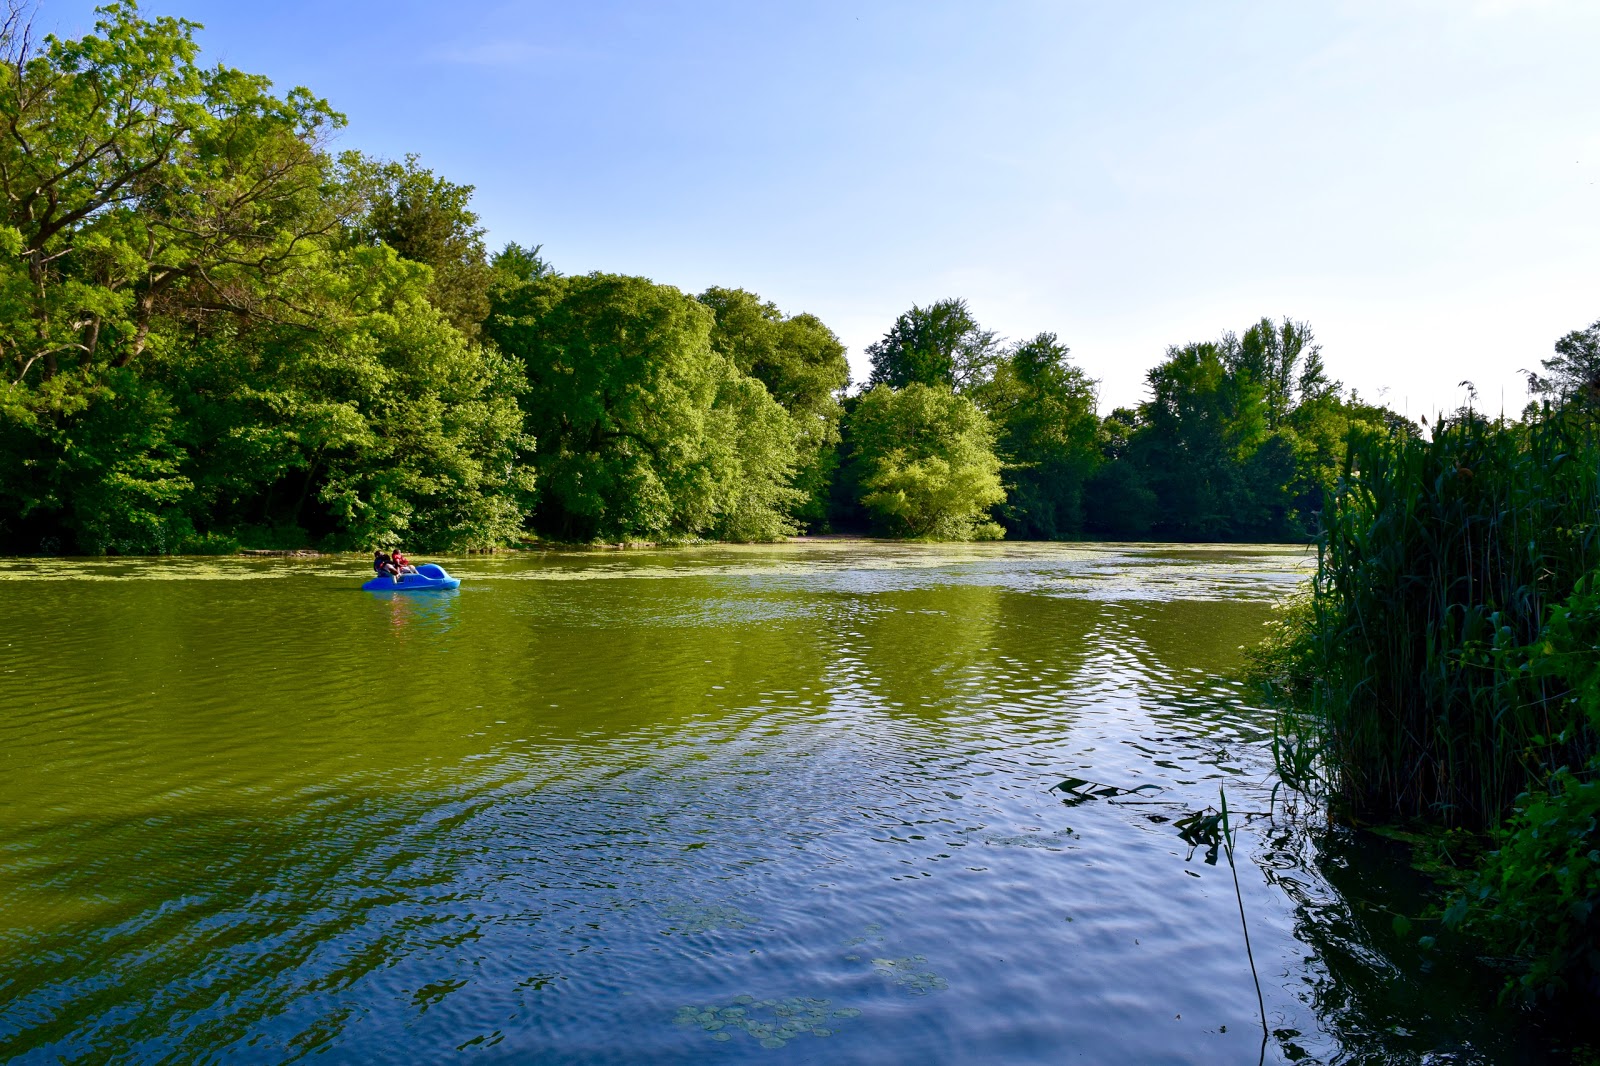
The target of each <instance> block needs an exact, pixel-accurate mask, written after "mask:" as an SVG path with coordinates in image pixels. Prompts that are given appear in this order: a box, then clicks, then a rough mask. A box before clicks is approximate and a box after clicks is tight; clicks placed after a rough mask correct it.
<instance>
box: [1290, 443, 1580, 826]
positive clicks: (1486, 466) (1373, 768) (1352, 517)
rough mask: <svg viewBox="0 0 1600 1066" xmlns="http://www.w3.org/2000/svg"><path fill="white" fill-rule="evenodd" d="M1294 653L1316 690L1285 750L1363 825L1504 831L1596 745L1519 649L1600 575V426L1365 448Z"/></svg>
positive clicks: (1344, 483) (1321, 550)
mask: <svg viewBox="0 0 1600 1066" xmlns="http://www.w3.org/2000/svg"><path fill="white" fill-rule="evenodd" d="M1323 524H1324V531H1323V534H1322V536H1321V538H1320V540H1319V543H1318V562H1317V573H1316V577H1315V579H1314V581H1313V586H1312V595H1311V605H1310V611H1311V617H1310V621H1309V624H1307V625H1305V626H1304V628H1303V630H1302V631H1301V633H1300V635H1299V637H1297V638H1296V639H1297V641H1298V643H1297V644H1296V646H1295V647H1294V649H1293V653H1294V655H1296V656H1298V657H1299V659H1300V660H1301V661H1300V663H1299V665H1300V667H1301V668H1302V669H1303V672H1304V673H1305V675H1306V676H1308V677H1311V678H1313V679H1314V680H1313V681H1312V682H1311V683H1310V685H1309V691H1308V692H1307V693H1305V699H1304V700H1303V701H1302V702H1301V704H1300V706H1298V707H1297V708H1296V709H1295V710H1294V711H1293V712H1286V713H1285V717H1284V719H1283V720H1282V721H1281V722H1280V733H1281V734H1282V739H1281V743H1279V744H1278V745H1277V747H1278V748H1279V750H1280V753H1281V754H1289V753H1295V754H1296V757H1295V758H1291V759H1289V760H1288V761H1289V762H1290V763H1292V764H1293V765H1291V766H1289V767H1287V768H1286V769H1290V770H1292V771H1294V772H1296V773H1297V774H1299V775H1304V774H1305V773H1306V771H1307V769H1308V767H1307V766H1306V765H1305V762H1306V757H1307V753H1314V758H1315V760H1316V763H1317V766H1316V770H1317V772H1318V774H1319V776H1321V777H1322V779H1323V780H1324V781H1326V782H1327V783H1328V784H1329V785H1331V786H1332V788H1333V790H1334V792H1335V794H1336V795H1338V796H1339V797H1340V798H1342V800H1343V801H1344V803H1345V805H1346V807H1347V809H1348V812H1349V813H1351V814H1353V815H1354V816H1356V817H1358V818H1373V819H1392V818H1396V817H1399V818H1426V819H1429V820H1433V821H1437V822H1440V823H1442V824H1445V825H1452V826H1454V825H1464V826H1468V827H1474V828H1479V827H1484V826H1489V825H1493V824H1496V823H1497V822H1498V821H1499V819H1500V818H1501V817H1502V816H1503V815H1504V814H1505V812H1506V811H1507V810H1509V808H1510V805H1511V803H1512V801H1513V799H1514V798H1515V797H1516V796H1517V795H1518V793H1520V792H1521V791H1523V790H1524V789H1525V788H1527V787H1528V785H1529V782H1530V775H1537V774H1538V773H1540V772H1542V771H1543V770H1548V769H1550V768H1553V767H1556V766H1561V765H1577V764H1579V763H1581V762H1583V761H1584V759H1586V758H1587V757H1588V756H1589V755H1590V754H1593V753H1594V751H1595V750H1596V747H1597V745H1596V742H1595V741H1596V738H1595V736H1594V734H1593V731H1592V730H1591V729H1589V728H1588V727H1587V725H1586V724H1585V722H1584V721H1583V719H1582V716H1581V715H1575V714H1574V712H1573V711H1572V709H1571V707H1570V701H1567V700H1564V699H1563V698H1562V697H1563V693H1562V692H1561V691H1558V690H1556V689H1555V688H1553V687H1552V685H1553V683H1552V681H1551V680H1550V679H1549V678H1547V677H1546V678H1541V677H1535V676H1531V675H1530V674H1529V673H1528V671H1526V670H1525V669H1520V668H1519V662H1518V660H1517V658H1516V656H1514V655H1512V654H1511V652H1512V650H1513V649H1519V648H1524V647H1526V646H1528V645H1529V644H1530V643H1532V642H1533V641H1535V640H1536V638H1538V636H1539V633H1540V627H1541V625H1542V623H1543V619H1544V617H1545V614H1546V609H1547V607H1548V606H1549V605H1552V604H1555V603H1559V602H1561V601H1562V600H1563V599H1565V598H1566V597H1567V596H1569V595H1570V594H1571V592H1572V590H1573V588H1574V586H1575V584H1576V582H1577V581H1578V579H1579V578H1580V577H1581V576H1582V575H1584V574H1585V573H1587V572H1588V571H1590V570H1592V569H1594V567H1595V566H1596V564H1597V563H1600V446H1597V443H1596V433H1595V431H1594V424H1593V422H1592V420H1590V419H1588V418H1586V417H1582V416H1578V415H1574V414H1571V413H1568V414H1548V413H1547V416H1546V417H1544V418H1542V419H1539V420H1536V421H1534V422H1532V423H1531V424H1525V423H1509V422H1503V421H1501V422H1490V421H1487V420H1485V419H1482V418H1479V417H1476V416H1468V417H1463V418H1459V419H1456V420H1453V421H1450V422H1449V423H1448V424H1441V425H1440V426H1439V427H1438V429H1437V430H1436V432H1435V434H1434V437H1433V439H1432V440H1430V441H1424V440H1418V439H1407V438H1394V437H1384V436H1366V437H1357V438H1353V439H1352V440H1351V441H1350V443H1349V452H1348V459H1347V464H1346V468H1345V473H1344V476H1343V477H1342V478H1341V480H1340V483H1339V484H1338V485H1337V486H1336V487H1334V488H1333V489H1332V491H1331V492H1330V493H1329V500H1328V505H1327V507H1326V508H1325V511H1324V514H1323Z"/></svg>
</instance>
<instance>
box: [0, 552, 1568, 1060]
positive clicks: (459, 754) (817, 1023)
mask: <svg viewBox="0 0 1600 1066" xmlns="http://www.w3.org/2000/svg"><path fill="white" fill-rule="evenodd" d="M445 562H446V563H447V565H448V566H449V567H450V568H451V570H452V571H453V572H455V573H457V574H458V575H459V576H461V577H462V578H463V579H464V580H463V584H462V587H461V589H460V590H459V592H455V593H425V594H418V595H411V596H406V595H395V594H389V595H382V594H370V593H364V592H361V591H359V590H358V588H357V586H358V585H359V584H360V583H361V581H362V580H364V578H365V577H366V576H367V575H366V572H365V569H364V564H363V562H362V561H361V560H344V559H338V560H312V561H300V560H270V561H255V560H231V559H230V560H221V561H199V560H124V561H116V560H111V561H72V560H12V561H4V562H0V1061H6V1062H18V1063H30V1064H31V1063H57V1062H67V1063H105V1062H115V1063H212V1062H216V1063H223V1062H226V1063H281V1062H292V1061H299V1060H302V1059H304V1060H312V1061H317V1062H324V1063H343V1062H353V1063H362V1064H375V1063H421V1062H429V1063H432V1062H453V1061H458V1060H459V1061H462V1062H483V1063H531V1062H539V1063H564V1062H574V1063H587V1062H594V1063H610V1062H618V1063H620V1062H709V1063H720V1062H728V1063H732V1062H741V1063H742V1062H752V1061H758V1062H774V1063H778V1062H819V1063H820V1062H827V1063H836V1062H837V1063H885V1062H916V1063H942V1062H985V1063H1007V1062H1016V1063H1034V1062H1038V1063H1045V1062H1049V1063H1056V1062H1085V1063H1229V1064H1233V1063H1247V1062H1256V1061H1257V1060H1258V1058H1264V1059H1265V1061H1268V1062H1281V1061H1323V1062H1361V1063H1366V1062H1390V1061H1392V1062H1416V1061H1428V1062H1437V1063H1444V1062H1449V1063H1477V1062H1485V1063H1488V1062H1543V1061H1545V1060H1544V1059H1543V1058H1542V1057H1541V1056H1540V1054H1539V1053H1538V1052H1537V1051H1536V1050H1535V1049H1534V1048H1533V1047H1531V1046H1530V1045H1529V1044H1528V1043H1527V1041H1526V1038H1525V1037H1523V1036H1519V1035H1517V1029H1516V1027H1515V1026H1513V1025H1512V1024H1511V1023H1510V1019H1508V1018H1507V1017H1505V1016H1503V1015H1500V1014H1497V1013H1495V1012H1494V1010H1493V1009H1491V1004H1492V1001H1493V995H1492V993H1493V988H1492V985H1490V984H1488V983H1486V982H1485V981H1484V980H1483V979H1482V978H1480V977H1479V976H1477V975H1475V974H1474V973H1473V971H1472V970H1471V968H1470V967H1465V966H1460V965H1456V964H1455V963H1453V962H1451V961H1450V960H1443V959H1435V958H1431V957H1429V956H1427V955H1426V954H1424V953H1422V952H1421V951H1420V950H1419V949H1417V948H1416V947H1414V946H1413V945H1411V944H1409V943H1405V942H1401V941H1400V940H1398V939H1397V938H1396V937H1395V935H1394V933H1393V932H1392V931H1391V923H1392V917H1393V914H1394V913H1396V912H1398V911H1403V910H1404V909H1406V908H1407V907H1415V906H1416V895H1415V891H1414V888H1415V886H1414V885H1410V884H1408V882H1407V874H1406V872H1405V866H1404V863H1403V861H1401V857H1398V856H1394V855H1390V854H1387V853H1384V852H1378V851H1374V850H1373V849H1372V847H1371V846H1370V845H1367V844H1361V845H1359V846H1358V845H1357V844H1356V843H1355V842H1352V841H1349V840H1346V839H1344V838H1342V837H1340V836H1339V835H1337V834H1330V833H1329V832H1327V831H1326V830H1325V829H1321V828H1319V827H1318V825H1317V822H1316V820H1315V819H1312V818H1308V817H1306V815H1305V812H1303V811H1302V812H1300V813H1299V815H1298V816H1297V815H1296V813H1295V811H1294V810H1293V808H1292V806H1289V805H1286V804H1285V803H1284V802H1283V797H1282V796H1281V795H1279V796H1278V797H1276V798H1275V797H1274V795H1273V785H1274V781H1273V777H1272V774H1271V756H1270V719H1269V716H1268V715H1267V714H1266V713H1264V712H1263V711H1262V710H1261V709H1260V708H1259V707H1257V706H1256V705H1254V704H1253V703H1252V702H1251V698H1250V697H1249V696H1248V695H1247V694H1246V692H1245V691H1244V690H1243V688H1242V687H1241V686H1240V685H1239V684H1238V683H1237V682H1236V681H1234V680H1232V679H1231V678H1232V674H1233V672H1234V671H1235V670H1236V669H1237V667H1238V666H1239V663H1240V656H1239V651H1238V649H1239V646H1240V645H1242V644H1245V643H1247V642H1252V641H1254V640H1256V639H1258V637H1259V635H1260V632H1261V626H1262V623H1263V622H1264V621H1266V619H1267V617H1268V607H1269V603H1270V602H1271V600H1272V599H1273V598H1274V597H1277V596H1280V595H1282V594H1284V593H1285V592H1287V591H1289V590H1290V589H1291V588H1292V587H1293V586H1294V585H1295V584H1296V583H1297V582H1299V581H1301V580H1303V578H1304V576H1305V574H1306V571H1307V568H1308V566H1309V562H1310V560H1309V558H1308V556H1307V554H1306V552H1305V551H1304V550H1303V549H1296V548H1277V547H1272V548H1259V549H1258V548H1240V547H1228V548H1190V549H1174V548H1157V547H1150V548H1141V547H1127V546H1116V547H1110V546H1093V545H1080V546H1043V545H986V546H969V547H932V546H893V545H881V544H866V543H851V542H817V543H797V544H792V545H785V546H779V547H755V548H713V549H701V550H674V551H649V552H633V553H626V554H559V555H542V556H515V557H509V558H507V557H497V558H487V559H463V560H445ZM1063 782H1066V783H1067V784H1066V785H1065V786H1064V787H1063ZM1219 785H1222V786H1226V788H1227V792H1228V801H1229V805H1230V807H1231V808H1232V809H1233V810H1234V811H1235V817H1236V820H1237V821H1239V822H1240V823H1242V824H1241V827H1240V835H1239V850H1238V860H1239V863H1238V874H1239V881H1240V886H1241V891H1242V896H1243V901H1244V909H1245V912H1246V914H1247V916H1248V919H1249V923H1250V934H1251V937H1252V944H1253V947H1254V954H1255V962H1256V968H1257V970H1258V972H1259V974H1260V978H1261V983H1262V990H1263V993H1264V996H1265V1001H1266V1009H1267V1015H1268V1024H1269V1026H1270V1028H1271V1029H1272V1031H1273V1032H1272V1035H1271V1037H1270V1038H1269V1039H1268V1040H1267V1041H1266V1045H1265V1047H1264V1048H1263V1046H1262V1034H1261V1028H1260V1023H1259V1021H1258V1019H1257V1005H1256V994H1255V989H1254V985H1253V983H1252V979H1251V971H1250V965H1249V961H1248V959H1247V957H1246V954H1245V950H1244V943H1243V938H1242V936H1241V930H1240V921H1239V910H1238V904H1237V903H1236V900H1235V891H1234V882H1233V880H1232V877H1231V874H1230V872H1229V868H1228V865H1227V862H1226V859H1225V858H1223V859H1221V860H1218V861H1214V862H1210V863H1208V862H1207V858H1208V854H1207V850H1208V849H1206V848H1205V847H1200V848H1198V849H1193V848H1191V847H1190V846H1189V845H1188V844H1186V843H1185V842H1184V841H1183V840H1182V839H1180V837H1179V834H1178V831H1177V830H1176V829H1175V828H1174V824H1173V823H1174V822H1175V821H1176V820H1178V819H1180V818H1182V817H1183V816H1184V815H1185V814H1186V813H1188V812H1191V811H1195V810H1198V809H1201V808H1204V807H1207V806H1210V805H1215V804H1216V803H1217V793H1218V787H1219Z"/></svg>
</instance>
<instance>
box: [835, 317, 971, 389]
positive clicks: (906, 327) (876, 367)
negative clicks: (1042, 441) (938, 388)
mask: <svg viewBox="0 0 1600 1066" xmlns="http://www.w3.org/2000/svg"><path fill="white" fill-rule="evenodd" d="M998 352H999V339H998V338H997V337H996V335H995V333H994V331H993V330H986V329H984V328H983V327H981V326H979V325H978V322H977V320H976V319H974V318H973V317H972V311H971V309H970V308H968V307H967V301H965V300H955V299H952V300H939V301H937V302H935V303H932V304H929V305H928V306H927V307H916V306H913V307H912V308H911V310H909V311H907V312H906V313H905V314H903V315H901V316H900V317H899V318H897V319H895V322H894V325H893V326H891V327H890V328H889V332H888V333H885V334H884V335H883V337H882V339H880V340H877V341H874V342H873V343H872V344H869V345H868V346H867V355H868V357H869V358H870V359H871V360H872V373H871V375H870V376H869V377H868V378H867V384H868V385H869V386H871V385H887V386H889V387H890V388H893V389H899V388H904V387H906V386H907V385H913V384H922V385H943V386H945V387H946V388H949V389H953V390H955V391H956V392H965V391H967V390H970V389H973V388H975V387H977V386H978V385H981V384H982V383H983V382H985V381H987V380H988V378H989V375H990V374H991V373H992V372H993V369H994V364H995V361H996V359H997V357H998Z"/></svg>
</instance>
